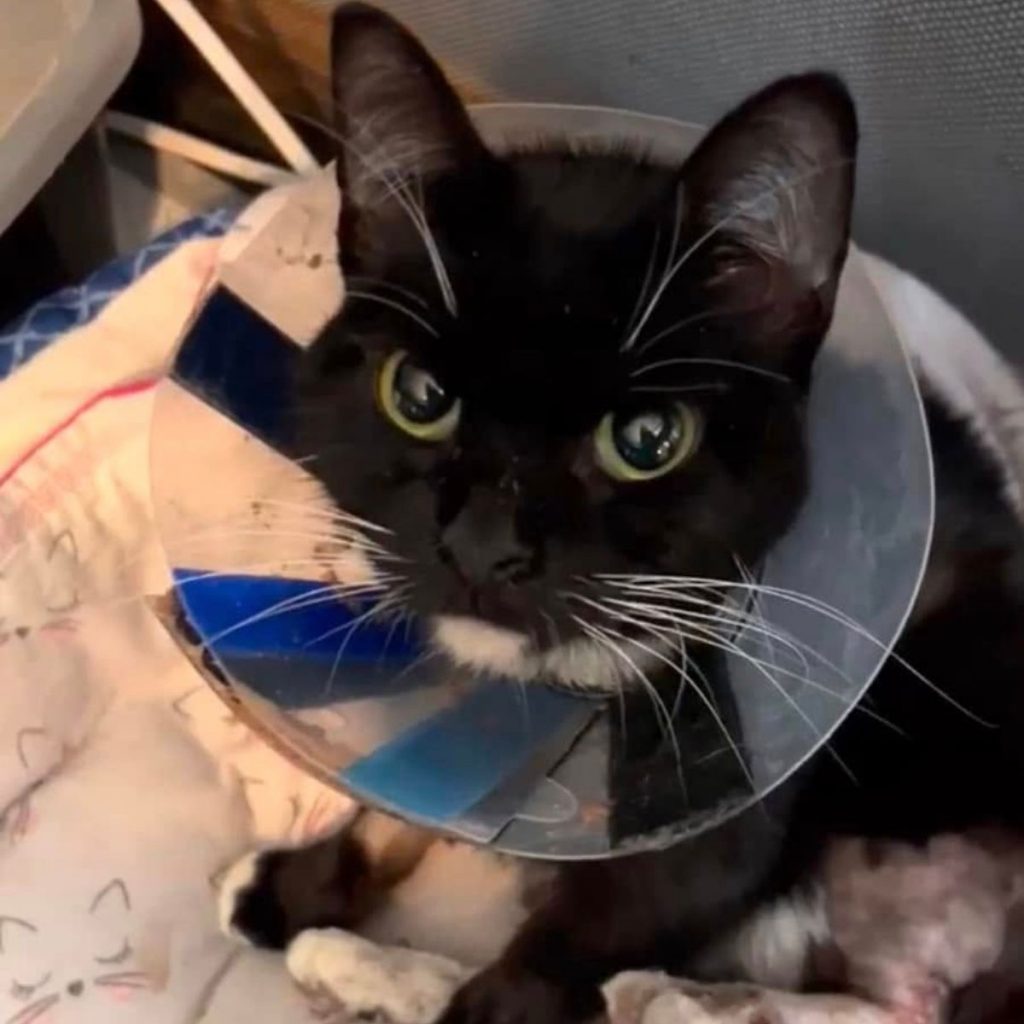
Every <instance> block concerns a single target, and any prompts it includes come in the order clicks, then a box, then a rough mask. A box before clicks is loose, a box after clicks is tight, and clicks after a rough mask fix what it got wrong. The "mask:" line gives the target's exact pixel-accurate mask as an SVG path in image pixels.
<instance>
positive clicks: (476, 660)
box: [434, 615, 657, 693]
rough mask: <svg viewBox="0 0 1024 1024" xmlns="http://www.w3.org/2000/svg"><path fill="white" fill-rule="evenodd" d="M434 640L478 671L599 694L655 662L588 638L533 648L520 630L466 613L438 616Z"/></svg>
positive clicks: (647, 656)
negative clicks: (624, 652) (613, 649)
mask: <svg viewBox="0 0 1024 1024" xmlns="http://www.w3.org/2000/svg"><path fill="white" fill-rule="evenodd" d="M434 642H435V643H436V644H437V646H438V647H439V648H440V649H441V650H443V651H444V652H445V653H446V654H447V655H448V657H450V658H451V659H452V661H454V662H455V663H456V664H457V665H462V666H464V667H465V668H469V669H472V670H474V671H477V672H482V673H483V672H486V673H489V674H494V675H500V676H506V677H507V678H509V679H518V680H521V681H522V682H532V681H535V680H544V681H545V682H554V683H561V684H562V685H563V686H569V687H572V688H573V689H577V690H591V691H595V692H598V693H614V692H615V691H616V690H618V689H619V688H620V687H621V686H628V685H630V684H631V683H632V684H636V683H637V682H638V680H637V671H636V670H639V671H647V670H648V669H650V668H652V667H654V665H655V663H656V662H657V659H656V658H655V657H653V656H652V655H650V654H648V653H646V652H644V651H643V650H640V649H633V648H631V647H630V648H629V649H628V650H627V651H626V653H627V654H628V657H629V659H630V661H632V663H633V664H632V665H631V664H630V663H629V662H627V661H626V659H625V658H623V657H620V656H619V655H617V654H615V653H614V652H612V651H611V650H609V649H608V648H607V647H605V646H603V645H602V644H600V643H598V642H597V641H596V640H591V639H589V638H588V637H576V638H574V639H572V640H568V641H566V642H565V643H563V644H558V645H557V646H555V647H552V648H549V649H548V650H545V651H537V650H536V648H535V647H534V646H533V643H532V641H531V640H530V638H529V637H528V636H526V634H525V633H520V632H517V631H516V630H512V629H505V628H503V627H501V626H495V625H492V624H491V623H489V622H484V621H483V620H481V619H474V618H471V617H470V616H467V615H439V616H437V617H436V618H435V619H434ZM627 646H628V645H627ZM634 665H635V666H636V669H634V667H633V666H634Z"/></svg>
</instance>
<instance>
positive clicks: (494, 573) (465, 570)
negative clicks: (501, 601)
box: [437, 523, 536, 587]
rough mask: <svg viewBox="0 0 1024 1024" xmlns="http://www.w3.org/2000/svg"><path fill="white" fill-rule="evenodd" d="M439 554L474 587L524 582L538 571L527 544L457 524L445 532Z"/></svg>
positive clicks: (464, 580)
mask: <svg viewBox="0 0 1024 1024" xmlns="http://www.w3.org/2000/svg"><path fill="white" fill-rule="evenodd" d="M437 553H438V557H439V558H440V559H441V561H442V562H444V563H445V564H446V565H447V566H448V567H449V568H451V569H452V570H453V571H454V572H455V573H456V574H457V575H458V576H459V578H460V579H461V580H462V581H463V583H465V584H467V585H469V586H472V587H479V586H485V585H492V584H499V585H501V584H513V585H514V584H517V583H525V582H526V581H527V580H529V579H530V578H531V577H533V576H534V575H535V574H536V556H535V554H534V552H533V551H531V550H530V548H528V547H527V546H526V545H525V544H521V543H519V542H518V541H516V540H515V539H514V538H512V537H503V538H495V537H483V536H480V535H479V534H478V533H476V532H475V531H472V530H466V529H463V528H460V526H459V524H458V523H456V524H453V526H452V527H451V528H449V529H447V530H445V531H444V533H443V534H442V537H441V542H440V543H439V544H438V546H437Z"/></svg>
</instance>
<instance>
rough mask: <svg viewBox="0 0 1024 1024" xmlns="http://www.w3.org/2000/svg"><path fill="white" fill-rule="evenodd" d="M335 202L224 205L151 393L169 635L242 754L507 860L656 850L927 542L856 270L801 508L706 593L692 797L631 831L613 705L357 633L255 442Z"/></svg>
mask: <svg viewBox="0 0 1024 1024" xmlns="http://www.w3.org/2000/svg"><path fill="white" fill-rule="evenodd" d="M475 117H476V119H477V122H478V124H479V126H480V128H481V130H482V132H483V133H484V135H485V137H486V138H487V139H488V140H489V141H490V142H491V144H492V145H494V146H495V147H496V148H500V147H501V146H502V145H507V144H508V142H509V141H513V140H522V139H529V138H535V137H538V136H541V137H542V136H544V135H547V134H552V135H557V136H559V137H561V138H565V137H569V138H579V139H580V140H581V141H582V140H586V139H592V140H597V141H602V140H616V139H623V138H626V139H630V140H635V141H637V142H639V143H642V144H644V145H645V146H647V147H648V149H650V150H651V151H652V152H654V153H655V154H657V155H660V156H664V157H666V158H679V159H681V158H682V157H683V156H684V155H685V153H686V152H688V151H689V149H690V148H691V147H692V145H693V144H694V143H695V141H696V140H697V138H698V137H699V134H700V131H699V129H696V128H693V127H689V126H685V125H682V124H678V123H676V122H672V121H669V120H665V119H662V118H649V117H645V116H642V115H636V114H629V113H624V112H620V111H613V110H600V109H591V108H569V107H553V106H536V105H505V104H503V105H497V106H492V107H483V108H478V109H477V110H476V111H475ZM337 204H338V195H337V191H336V189H335V187H334V185H333V180H332V177H331V175H330V174H328V173H325V174H324V175H323V176H321V177H320V178H317V179H314V180H311V181H309V182H305V183H302V184H301V185H297V186H290V187H289V188H288V189H283V190H278V191H276V192H274V193H270V194H268V195H267V196H264V197H263V198H262V199H261V200H259V201H257V203H256V204H254V206H253V207H252V208H250V210H249V211H247V213H246V214H245V215H243V219H242V223H241V225H240V227H239V230H238V231H237V232H236V233H235V235H234V236H233V237H232V238H231V239H230V240H229V243H228V245H227V248H226V256H225V260H224V263H223V266H222V271H221V275H220V283H219V285H218V286H217V287H216V288H215V289H214V290H213V291H212V293H211V294H210V295H209V296H208V298H207V300H206V302H205V304H204V305H203V307H202V308H201V309H200V310H199V311H198V312H197V315H196V317H195V320H194V323H193V325H192V328H191V329H190V331H189V332H188V334H187V336H186V337H185V338H184V339H183V342H182V345H181V348H180V350H179V353H178V357H177V362H176V366H175V370H174V375H173V377H172V378H171V379H169V380H168V381H167V382H166V383H165V384H164V385H162V386H161V389H160V392H159V394H158V398H157V402H156V408H155V413H154V423H153V442H152V476H153V488H154V504H155V507H156V512H157V517H158V525H159V529H160V531H161V535H162V537H163V540H164V545H165V548H166V552H167V557H168V561H169V564H170V566H171V568H172V570H173V571H174V575H175V580H176V586H175V593H174V595H173V596H174V597H175V599H176V601H175V602H174V605H175V607H176V615H175V617H174V618H173V624H172V628H174V629H175V630H176V632H177V634H178V636H179V639H180V640H181V642H182V643H183V644H185V645H186V646H190V647H191V648H192V649H193V650H194V651H195V653H196V655H197V663H198V664H201V665H202V666H204V668H205V671H206V673H207V676H208V678H209V679H210V682H211V684H212V685H214V686H215V687H216V688H217V689H218V691H219V692H220V693H222V694H223V695H224V696H225V697H226V698H227V699H228V700H229V701H230V702H231V704H232V706H233V707H234V709H235V710H236V712H237V713H238V714H239V715H240V716H241V717H242V718H243V719H244V720H245V721H247V722H248V723H249V724H250V725H252V726H253V727H254V728H255V729H256V730H257V731H258V732H259V733H260V734H261V735H263V736H264V738H266V739H268V740H269V741H270V742H272V743H273V744H274V745H276V746H277V747H278V748H279V749H281V750H283V751H284V752H286V753H287V754H288V755H290V756H291V757H293V758H295V759H297V760H298V761H299V762H301V763H302V764H303V765H304V766H305V767H307V768H308V769H309V770H310V771H312V772H314V773H315V774H317V775H319V776H320V777H321V778H323V779H325V780H327V781H329V782H331V783H333V784H335V785H337V786H339V787H341V788H342V789H344V790H346V791H348V792H350V793H352V794H353V795H354V796H356V797H357V798H358V799H359V800H361V801H363V802H365V803H367V804H370V805H374V806H378V807H381V808H383V809H386V810H389V811H391V812H394V813H396V814H398V815H400V816H403V817H405V818H408V819H410V820H413V821H417V822H419V823H422V824H425V825H428V826H431V827H434V828H436V829H439V830H443V831H446V832H449V833H452V834H454V835H457V836H460V837H462V838H465V839H468V840H472V841H476V842H480V843H488V844H490V845H492V846H494V847H495V848H497V849H501V850H504V851H507V852H512V853H519V854H524V855H530V856H538V857H552V858H575V857H601V856H609V855H614V854H617V853H623V852H631V851H635V850H638V849H644V848H652V847H658V846H664V845H668V844H669V843H671V842H674V841H677V840H678V839H680V838H683V837H685V836H687V835H691V834H694V833H695V832H697V831H700V830H701V829H704V828H707V827H710V826H712V825H713V824H715V823H716V822H718V821H721V820H723V818H725V817H727V816H728V815H730V814H733V813H736V812H737V811H739V810H741V809H742V808H744V807H746V806H749V805H750V804H751V803H752V802H753V801H755V800H757V799H759V798H761V797H763V796H764V795H766V794H767V793H768V792H770V791H771V790H772V789H773V787H775V786H776V785H777V784H778V783H779V782H781V781H782V780H783V779H785V778H786V777H787V776H788V775H789V774H790V773H791V772H792V771H793V770H794V769H795V768H797V767H798V766H799V765H800V764H801V763H802V762H803V761H804V760H805V759H806V758H807V757H808V756H809V755H811V754H812V753H813V752H814V751H815V750H817V749H818V748H819V747H820V746H821V744H822V743H824V742H825V740H826V739H827V738H828V736H829V735H830V734H831V732H832V731H833V730H834V729H835V728H836V726H837V725H838V724H839V723H840V721H842V719H843V718H844V716H845V715H846V714H847V713H848V711H849V710H850V708H851V707H852V706H853V704H854V703H855V702H856V701H857V700H858V699H859V697H860V696H861V695H862V693H863V692H864V689H865V688H866V687H867V686H868V685H869V683H870V682H871V680H872V678H873V677H874V675H875V673H876V672H877V671H878V668H879V666H880V664H881V663H882V661H883V660H884V659H885V657H886V656H887V654H888V651H889V649H890V647H891V645H892V644H893V642H894V641H895V639H896V637H897V636H898V635H899V633H900V630H901V628H902V626H903V623H904V621H905V619H906V617H907V615H908V613H909V610H910V608H911V606H912V604H913V601H914V598H915V595H916V592H917V588H918V585H919V582H920V577H921V573H922V570H923V566H924V561H925V558H926V555H927V551H928V544H929V540H930V535H931V524H932V481H931V462H930V454H929V449H928V441H927V435H926V431H925V426H924V420H923V415H922V408H921V402H920V398H919V395H918V391H917V387H916V384H915V381H914V377H913V374H912V371H911V368H910V366H909V364H908V361H907V359H906V356H905V354H904V352H903V350H902V348H901V345H900V343H899V340H898V339H897V337H896V335H895V333H894V330H893V327H892V325H891V324H890V322H889V321H888V319H887V317H886V315H885V312H884V310H883V308H882V305H881V303H880V300H879V298H878V295H877V293H876V292H875V290H874V288H873V286H872V284H871V283H870V281H869V279H868V276H867V274H866V273H865V270H864V267H863V264H862V259H861V257H860V256H859V254H858V253H857V252H856V250H854V251H852V252H851V254H850V258H849V260H848V263H847V267H846V270H845V271H844V274H843V279H842V282H841V286H840V291H839V298H838V305H837V312H836V317H835V323H834V325H833V328H832V331H831V332H830V334H829V337H828V339H827V341H826V342H825V344H824V346H823V348H822V351H821V353H820V355H819V357H818V361H817V364H816V368H815V375H814V383H813V387H812V390H811V395H810V401H809V412H808V431H809V446H810V457H811V473H810V494H809V497H808V499H807V501H806V504H805V505H804V507H803V509H802V511H801V513H800V516H799V518H798V520H797V522H796V523H795V525H794V526H793V528H792V529H791V530H790V532H789V533H788V534H787V535H786V537H785V538H784V539H783V540H782V541H781V542H780V543H779V544H778V545H777V546H776V548H775V549H774V550H773V551H772V552H771V553H770V555H769V557H768V558H767V560H766V561H765V563H764V564H763V565H762V566H760V567H756V582H755V581H754V579H753V577H752V578H751V580H750V581H749V582H748V583H745V584H741V585H739V586H738V587H737V588H736V589H735V592H734V596H733V597H732V598H730V600H731V601H734V602H736V603H739V604H742V605H743V607H744V608H745V610H746V611H747V613H748V615H747V622H748V626H747V628H746V629H745V630H741V631H739V632H737V633H735V634H734V635H732V636H731V637H730V639H729V650H730V653H729V654H727V655H726V657H725V659H724V664H723V667H722V671H723V685H724V687H725V691H723V692H727V696H728V702H729V705H730V706H729V710H728V712H727V713H726V711H721V712H720V713H719V714H716V715H714V716H713V717H712V718H711V719H709V718H708V716H707V715H706V714H703V713H702V714H703V717H702V718H701V725H700V727H696V726H695V727H694V728H692V729H688V728H687V727H686V725H685V723H684V724H681V725H679V728H678V738H679V744H680V746H681V748H682V752H683V757H684V761H685V768H686V779H687V782H688V783H690V784H689V785H687V787H686V792H685V794H684V793H683V791H682V789H681V790H680V793H679V799H678V803H677V804H676V803H673V805H672V812H671V814H669V815H668V816H667V817H666V815H665V814H664V810H662V812H661V813H660V816H659V815H655V816H653V817H649V818H645V817H644V812H643V807H644V806H645V799H646V793H647V792H648V788H647V787H648V784H649V783H650V780H649V779H644V778H638V779H636V780H635V786H636V791H635V792H633V791H630V789H629V787H628V786H626V787H625V788H623V785H622V784H621V780H619V781H618V782H616V783H615V785H614V786H611V785H610V784H609V778H610V777H611V775H613V774H614V773H611V772H610V767H609V765H610V762H613V761H614V760H615V758H616V756H617V755H616V751H615V749H614V744H615V739H614V736H615V733H616V730H615V729H614V728H613V724H614V715H615V714H616V701H615V700H614V698H613V699H611V700H610V701H609V702H608V703H607V704H604V703H601V702H599V701H595V700H593V699H585V698H579V697H575V696H572V695H569V694H565V693H562V692H559V691H557V690H553V689H549V688H547V687H545V686H540V685H537V686H529V687H526V688H525V691H524V689H523V688H521V687H520V686H518V685H514V684H510V683H509V682H507V681H503V680H479V679H469V678H465V677H463V676H462V675H460V674H459V672H458V671H457V670H455V669H453V668H452V667H451V666H450V665H448V664H447V663H446V662H445V661H444V660H443V658H441V657H438V656H434V655H433V654H432V652H431V651H429V650H427V649H425V648H424V646H423V643H422V640H421V638H420V635H419V632H418V629H417V624H416V623H414V622H409V621H395V620H385V621H380V622H378V621H377V620H375V619H374V618H368V617H367V613H368V612H369V610H370V609H371V608H372V600H371V599H372V598H373V596H374V593H375V592H374V591H372V590H366V589H362V590H361V589H360V586H361V585H363V586H365V584H366V583H367V581H368V578H369V577H368V576H367V565H366V563H365V561H364V560H363V558H362V555H361V552H360V551H359V550H357V549H351V550H348V551H347V552H340V551H339V549H338V548H337V547H336V546H332V547H331V549H330V556H329V558H328V557H326V556H325V553H324V552H325V538H326V536H327V533H328V532H329V527H330V524H331V522H332V521H336V520H331V519H330V518H328V517H329V516H331V515H334V511H333V509H332V507H331V505H330V503H329V502H328V501H327V499H326V498H325V496H324V495H323V494H322V492H321V491H320V489H319V486H318V485H317V484H316V483H315V481H314V480H313V478H312V477H311V476H310V475H309V474H308V473H307V472H306V470H305V469H304V468H303V466H304V460H303V459H302V458H299V459H297V460H295V461H292V460H291V459H289V458H288V457H286V456H285V455H283V454H281V453H280V452H279V451H278V450H277V449H276V448H275V447H274V436H275V429H276V420H277V417H278V415H279V413H280V411H281V403H282V402H283V401H284V396H285V390H284V388H283V381H284V379H285V378H286V377H287V374H288V370H289V365H290V363H292V362H294V361H295V359H296V358H298V357H299V355H300V353H301V348H302V346H303V345H304V344H307V343H308V342H309V340H310V339H311V338H312V336H313V335H314V334H315V332H316V330H317V329H318V327H319V326H320V324H321V323H322V322H323V321H324V320H325V319H326V318H327V317H328V316H329V315H330V314H331V312H332V311H333V310H334V309H335V308H336V306H337V304H338V302H339V299H340V289H339V278H338V270H337V254H336V247H335V242H334V237H333V231H334V225H335V223H336V217H337V209H338V206H337ZM275 325H276V326H275ZM310 454H312V453H310ZM339 589H345V590H346V593H347V594H348V596H349V600H348V601H347V602H344V603H343V602H342V601H340V600H338V599H337V598H336V597H335V592H336V591H338V590H339ZM769 635H770V637H771V638H772V639H766V638H768V637H769ZM683 717H684V718H685V716H683ZM698 717H700V716H698ZM724 718H728V722H729V737H728V738H727V737H726V736H724V735H723V733H722V731H721V729H720V728H719V727H718V726H720V725H721V724H723V719H724ZM709 725H710V727H709Z"/></svg>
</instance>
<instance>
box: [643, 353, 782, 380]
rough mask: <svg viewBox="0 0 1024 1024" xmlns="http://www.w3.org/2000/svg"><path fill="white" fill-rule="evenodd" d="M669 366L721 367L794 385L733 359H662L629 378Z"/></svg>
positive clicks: (772, 372)
mask: <svg viewBox="0 0 1024 1024" xmlns="http://www.w3.org/2000/svg"><path fill="white" fill-rule="evenodd" d="M667 366H719V367H722V368H724V369H731V370H742V371H743V372H744V373H753V374H755V375H756V376H758V377H767V378H768V379H769V380H774V381H779V382H780V383H782V384H792V383H793V381H792V380H790V378H789V377H787V376H786V375H785V374H782V373H776V372H775V371H774V370H765V369H763V368H762V367H760V366H752V365H751V364H749V363H739V362H736V361H735V360H733V359H703V358H697V357H692V358H679V359H661V360H659V361H658V362H656V363H647V364H646V365H645V366H641V367H640V368H639V369H637V370H634V371H633V372H632V373H631V374H630V375H629V376H630V377H631V378H632V377H641V376H643V374H645V373H652V372H653V371H654V370H662V369H664V368H665V367H667Z"/></svg>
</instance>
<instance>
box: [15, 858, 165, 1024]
mask: <svg viewBox="0 0 1024 1024" xmlns="http://www.w3.org/2000/svg"><path fill="white" fill-rule="evenodd" d="M64 914H73V915H75V916H76V918H77V920H76V921H75V922H74V923H72V922H70V921H68V920H66V919H64V918H62V925H61V927H57V926H56V925H55V926H54V927H53V929H52V930H51V929H48V928H47V926H46V924H45V923H44V922H43V921H41V920H28V919H26V918H21V917H14V916H5V915H3V914H2V913H0V971H2V973H0V986H2V990H0V1006H3V1007H4V1013H3V1015H2V1016H0V1019H2V1020H3V1021H4V1022H5V1024H33V1022H38V1021H44V1020H62V1019H65V1020H74V1019H75V1016H76V1010H77V1011H78V1012H79V1013H80V1012H81V1011H80V1010H78V1008H79V1007H83V1006H85V1005H87V1004H97V1003H101V1004H102V1006H103V1007H104V1012H110V1013H111V1014H112V1015H113V1014H115V1013H116V1012H117V1009H118V1007H119V1006H122V1005H124V1004H129V1003H134V1002H135V1001H137V1000H138V999H139V998H141V997H145V996H147V995H148V994H149V993H151V991H152V990H153V988H154V982H153V979H152V978H151V976H150V974H148V973H147V972H146V971H144V970H142V969H141V968H140V966H139V964H138V962H137V959H136V952H135V948H134V945H133V941H132V901H131V893H130V891H129V889H128V886H127V885H126V884H125V882H124V881H123V880H122V879H120V878H114V879H111V880H110V881H108V882H106V883H105V884H104V885H102V886H101V887H100V888H99V889H97V890H96V891H95V892H94V893H92V894H91V895H90V896H89V897H88V898H87V899H85V900H84V901H83V902H82V904H81V905H80V906H77V907H70V906H69V907H66V908H64ZM92 1012H94V1013H95V1012H96V1011H95V1010H93V1011H92Z"/></svg>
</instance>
